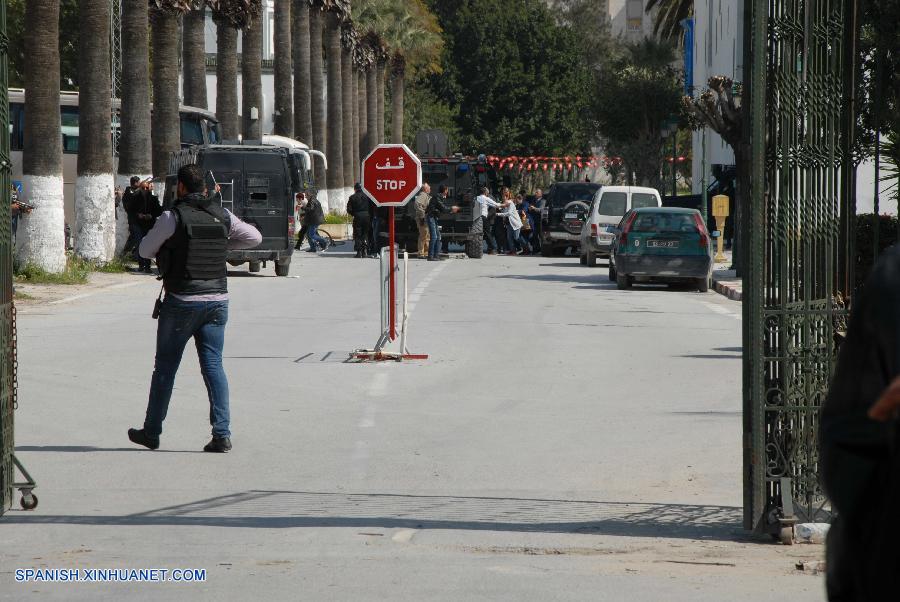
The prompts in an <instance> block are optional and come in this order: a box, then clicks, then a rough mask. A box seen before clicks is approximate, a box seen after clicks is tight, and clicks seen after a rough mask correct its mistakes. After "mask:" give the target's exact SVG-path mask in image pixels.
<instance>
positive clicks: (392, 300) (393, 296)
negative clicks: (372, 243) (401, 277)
mask: <svg viewBox="0 0 900 602" xmlns="http://www.w3.org/2000/svg"><path fill="white" fill-rule="evenodd" d="M388 248H389V249H390V253H391V264H390V265H391V267H390V270H391V273H390V280H391V283H390V296H389V301H388V304H389V306H388V311H389V312H390V318H389V320H390V329H391V332H390V337H391V340H392V341H393V340H394V339H396V338H397V281H396V274H395V272H396V271H397V256H396V255H395V254H394V208H393V207H390V208H388Z"/></svg>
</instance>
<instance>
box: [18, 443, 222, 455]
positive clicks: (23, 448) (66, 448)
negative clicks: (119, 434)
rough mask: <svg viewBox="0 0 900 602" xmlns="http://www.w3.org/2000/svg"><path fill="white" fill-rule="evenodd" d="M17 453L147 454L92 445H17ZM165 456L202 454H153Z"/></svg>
mask: <svg viewBox="0 0 900 602" xmlns="http://www.w3.org/2000/svg"><path fill="white" fill-rule="evenodd" d="M16 451H17V452H64V453H70V452H71V453H90V452H136V451H139V452H147V451H148V450H146V449H144V448H143V447H94V446H92V445H17V446H16ZM160 452H162V453H165V454H202V453H204V452H203V451H202V450H199V449H196V450H194V449H184V450H180V449H155V450H153V453H160Z"/></svg>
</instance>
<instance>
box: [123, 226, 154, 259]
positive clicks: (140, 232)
mask: <svg viewBox="0 0 900 602" xmlns="http://www.w3.org/2000/svg"><path fill="white" fill-rule="evenodd" d="M128 230H129V231H130V232H131V242H132V243H133V244H134V260H135V261H137V264H138V267H139V268H141V269H145V268H146V269H150V265H151V264H150V260H149V259H144V258H143V257H141V253H140V251H139V250H138V248H139V247H140V246H141V241H142V240H144V229H143V228H141V227H140V226H139V225H137V224H136V223H134V222H132V223H130V224H129V225H128Z"/></svg>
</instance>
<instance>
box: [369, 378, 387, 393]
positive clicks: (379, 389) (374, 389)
mask: <svg viewBox="0 0 900 602" xmlns="http://www.w3.org/2000/svg"><path fill="white" fill-rule="evenodd" d="M387 387H388V373H387V372H379V373H378V374H376V375H375V378H373V379H372V384H371V385H369V395H371V396H372V397H384V395H385V394H386V393H387Z"/></svg>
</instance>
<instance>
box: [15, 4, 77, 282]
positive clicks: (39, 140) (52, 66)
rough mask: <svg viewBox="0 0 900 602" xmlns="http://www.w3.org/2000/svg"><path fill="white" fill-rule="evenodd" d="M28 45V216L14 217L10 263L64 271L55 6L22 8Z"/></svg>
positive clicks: (24, 159) (24, 167)
mask: <svg viewBox="0 0 900 602" xmlns="http://www.w3.org/2000/svg"><path fill="white" fill-rule="evenodd" d="M25 31H26V32H27V35H28V40H29V51H28V67H29V68H28V69H26V70H25V89H26V93H27V94H28V110H27V111H25V149H24V153H23V157H22V172H23V178H22V179H23V182H22V183H23V187H24V190H23V194H24V200H25V201H27V202H28V203H30V204H31V205H33V206H34V211H32V212H31V213H30V214H28V215H23V216H20V218H19V226H18V230H17V232H16V259H17V261H18V263H19V264H21V265H28V264H30V265H34V266H37V267H39V268H41V269H44V270H46V271H48V272H62V271H63V270H65V269H66V247H65V237H64V236H63V232H64V231H65V213H64V205H63V169H62V128H61V126H60V114H59V2H58V1H57V0H29V2H26V3H25Z"/></svg>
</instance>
